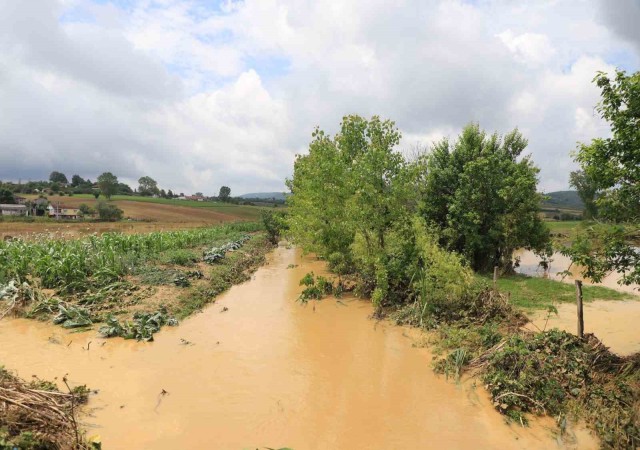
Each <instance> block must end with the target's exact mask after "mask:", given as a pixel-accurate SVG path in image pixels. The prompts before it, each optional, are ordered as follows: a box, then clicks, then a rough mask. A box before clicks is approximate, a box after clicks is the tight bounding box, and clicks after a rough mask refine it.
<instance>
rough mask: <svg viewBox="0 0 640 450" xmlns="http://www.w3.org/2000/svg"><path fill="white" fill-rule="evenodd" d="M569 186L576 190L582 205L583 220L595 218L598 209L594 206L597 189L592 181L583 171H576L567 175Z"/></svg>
mask: <svg viewBox="0 0 640 450" xmlns="http://www.w3.org/2000/svg"><path fill="white" fill-rule="evenodd" d="M569 184H570V185H571V186H573V187H574V188H576V190H577V191H578V196H580V199H581V200H582V203H584V218H585V219H594V218H596V217H597V216H598V207H597V205H596V194H597V192H598V188H597V186H596V184H595V183H594V181H593V179H592V178H591V177H590V176H588V175H587V174H586V173H585V172H584V170H576V171H574V172H571V174H570V175H569Z"/></svg>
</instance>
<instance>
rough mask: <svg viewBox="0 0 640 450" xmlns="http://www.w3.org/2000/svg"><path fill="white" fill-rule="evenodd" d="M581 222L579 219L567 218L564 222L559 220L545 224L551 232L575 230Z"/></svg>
mask: <svg viewBox="0 0 640 450" xmlns="http://www.w3.org/2000/svg"><path fill="white" fill-rule="evenodd" d="M581 223H582V221H581V220H568V221H564V222H560V221H559V222H546V224H547V226H548V227H549V230H551V232H552V233H562V232H564V233H567V232H570V231H572V230H575V229H576V228H577V227H578V226H579V225H580V224H581Z"/></svg>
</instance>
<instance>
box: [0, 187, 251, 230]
mask: <svg viewBox="0 0 640 450" xmlns="http://www.w3.org/2000/svg"><path fill="white" fill-rule="evenodd" d="M49 201H50V202H51V203H54V204H57V203H58V202H60V204H61V205H65V206H71V207H78V206H79V205H81V204H82V203H85V204H87V205H89V206H91V207H92V208H93V207H95V204H96V200H95V199H87V198H80V197H56V196H50V197H49ZM113 203H114V204H115V205H116V206H118V207H119V208H120V209H122V210H123V211H124V216H125V220H123V221H121V222H72V221H64V222H55V221H37V222H0V239H4V237H5V236H14V237H15V236H22V237H25V236H28V235H34V234H40V233H45V234H47V235H61V236H62V237H69V238H73V237H78V236H81V235H84V234H91V233H98V234H101V233H105V232H114V231H118V232H123V233H149V232H152V231H167V230H177V229H185V228H197V227H202V226H207V225H213V224H220V223H225V222H236V221H240V220H256V219H257V218H258V217H259V214H260V211H259V208H254V207H251V206H235V205H233V206H229V207H224V208H223V207H220V208H213V207H212V208H194V207H189V206H179V205H164V204H160V203H146V202H138V201H130V200H116V201H114V202H113ZM127 219H129V220H127Z"/></svg>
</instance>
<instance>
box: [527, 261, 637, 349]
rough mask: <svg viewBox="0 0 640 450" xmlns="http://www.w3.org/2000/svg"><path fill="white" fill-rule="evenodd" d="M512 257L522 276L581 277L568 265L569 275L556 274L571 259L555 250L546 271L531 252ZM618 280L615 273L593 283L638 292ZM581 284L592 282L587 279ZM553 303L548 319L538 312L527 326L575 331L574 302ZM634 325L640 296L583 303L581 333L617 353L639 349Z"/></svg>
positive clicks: (532, 316) (561, 279) (577, 270)
mask: <svg viewBox="0 0 640 450" xmlns="http://www.w3.org/2000/svg"><path fill="white" fill-rule="evenodd" d="M516 256H518V257H519V258H520V267H519V268H518V269H517V270H518V272H520V273H523V274H525V275H531V276H543V277H548V278H551V279H555V280H558V281H565V282H568V283H573V282H574V279H576V278H577V279H583V277H581V276H580V269H579V268H578V267H572V270H571V273H572V276H568V277H564V278H563V277H562V276H560V275H558V274H559V273H560V272H562V271H565V270H567V268H569V267H570V265H571V260H570V259H569V258H567V257H566V256H564V255H561V254H560V253H555V254H554V255H553V256H552V261H551V265H550V267H549V270H548V271H547V272H545V271H544V270H542V268H540V266H539V265H538V262H539V261H540V259H539V258H538V257H537V256H536V255H535V254H534V253H533V252H530V251H524V250H520V251H518V252H517V253H516ZM619 279H620V275H619V274H616V273H612V274H609V275H608V276H607V277H605V278H604V279H603V280H602V283H599V284H597V285H598V286H605V287H608V288H611V289H616V290H618V291H623V292H627V293H629V294H635V295H638V294H639V293H640V290H638V288H640V286H638V285H630V286H622V285H620V284H618V280H619ZM584 283H585V284H595V283H591V282H589V281H588V280H586V281H584ZM556 306H557V308H558V314H557V315H553V316H550V317H549V319H548V321H547V315H546V314H544V313H542V312H537V313H533V314H529V316H530V317H531V319H532V322H533V325H534V326H533V327H532V326H531V325H529V328H531V329H534V330H537V329H544V328H545V327H546V329H551V328H559V329H562V330H566V331H569V332H571V333H576V330H577V328H578V324H577V312H576V305H575V304H573V303H564V304H560V305H556ZM638 324H640V297H638V298H637V299H636V300H630V301H606V299H604V300H603V301H600V300H598V301H594V302H591V303H585V304H584V327H585V333H594V334H595V335H596V336H597V337H598V338H599V339H600V340H601V341H602V342H604V343H605V345H607V346H608V347H610V348H611V350H612V351H614V352H616V353H618V354H620V355H630V354H632V353H635V352H638V351H640V331H638Z"/></svg>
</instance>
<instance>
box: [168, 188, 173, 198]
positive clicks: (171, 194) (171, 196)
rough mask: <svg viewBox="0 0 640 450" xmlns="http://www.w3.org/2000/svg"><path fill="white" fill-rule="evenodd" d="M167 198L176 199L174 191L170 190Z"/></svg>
mask: <svg viewBox="0 0 640 450" xmlns="http://www.w3.org/2000/svg"><path fill="white" fill-rule="evenodd" d="M167 197H169V198H173V197H174V195H173V191H172V190H171V189H169V190H168V191H167Z"/></svg>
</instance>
